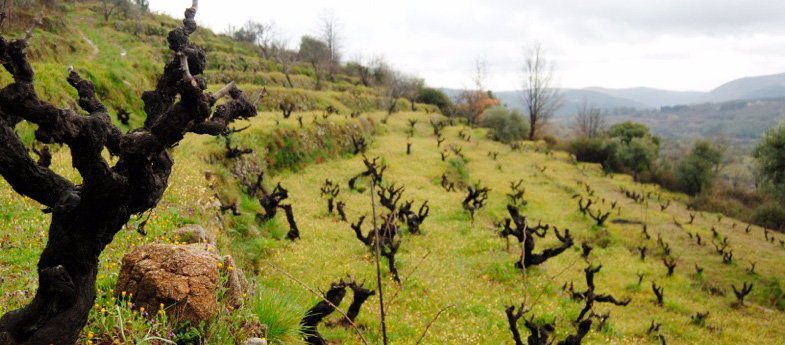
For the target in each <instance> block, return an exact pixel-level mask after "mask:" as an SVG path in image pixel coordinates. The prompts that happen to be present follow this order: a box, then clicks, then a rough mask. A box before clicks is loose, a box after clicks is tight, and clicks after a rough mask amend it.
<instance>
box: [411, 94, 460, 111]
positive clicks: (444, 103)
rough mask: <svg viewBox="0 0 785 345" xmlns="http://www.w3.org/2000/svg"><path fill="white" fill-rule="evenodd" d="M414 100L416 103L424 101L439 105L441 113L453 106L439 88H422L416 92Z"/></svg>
mask: <svg viewBox="0 0 785 345" xmlns="http://www.w3.org/2000/svg"><path fill="white" fill-rule="evenodd" d="M416 101H417V102H418V103H425V104H430V105H435V106H437V107H439V111H441V112H442V114H448V113H449V109H450V108H451V107H452V106H453V105H452V101H451V100H450V98H449V97H447V95H446V94H445V93H444V92H442V91H441V90H437V89H432V88H423V89H420V91H419V92H418V94H417V98H416Z"/></svg>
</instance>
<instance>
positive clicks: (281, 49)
mask: <svg viewBox="0 0 785 345" xmlns="http://www.w3.org/2000/svg"><path fill="white" fill-rule="evenodd" d="M288 46H289V41H288V40H287V39H286V38H283V37H282V36H276V37H275V39H274V40H273V42H272V44H271V49H270V53H271V54H272V56H273V58H275V61H276V62H278V63H279V64H281V71H282V72H283V74H284V76H286V82H287V83H288V84H289V87H290V88H294V83H293V82H292V77H291V75H292V66H293V65H294V64H295V63H297V60H298V59H297V53H295V52H293V51H291V50H289V49H288Z"/></svg>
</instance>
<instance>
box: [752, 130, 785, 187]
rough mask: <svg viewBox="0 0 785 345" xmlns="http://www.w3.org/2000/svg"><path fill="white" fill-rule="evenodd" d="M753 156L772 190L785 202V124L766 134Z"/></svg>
mask: <svg viewBox="0 0 785 345" xmlns="http://www.w3.org/2000/svg"><path fill="white" fill-rule="evenodd" d="M753 155H754V157H755V159H756V160H757V162H758V168H759V169H760V172H761V173H762V175H763V176H764V177H765V178H766V180H767V181H768V182H769V183H770V184H771V186H772V188H771V189H772V190H773V191H774V193H775V194H777V196H779V197H780V198H781V199H783V200H785V123H782V124H780V125H779V126H777V127H775V128H772V129H771V130H769V131H768V132H766V134H765V135H764V136H763V138H762V139H761V140H760V142H759V143H758V145H757V146H756V147H755V151H754V153H753Z"/></svg>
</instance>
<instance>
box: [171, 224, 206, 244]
mask: <svg viewBox="0 0 785 345" xmlns="http://www.w3.org/2000/svg"><path fill="white" fill-rule="evenodd" d="M171 237H172V238H175V241H177V242H185V243H209V244H211V245H215V235H214V234H213V233H211V232H209V231H207V230H205V229H204V228H203V227H202V226H201V225H198V224H188V225H185V226H183V227H181V228H179V229H175V230H174V231H172V233H171Z"/></svg>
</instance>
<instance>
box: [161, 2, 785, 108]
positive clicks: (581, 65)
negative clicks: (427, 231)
mask: <svg viewBox="0 0 785 345" xmlns="http://www.w3.org/2000/svg"><path fill="white" fill-rule="evenodd" d="M188 5H190V1H189V0H150V7H151V9H152V10H154V11H156V12H162V13H166V14H169V15H172V16H176V17H179V16H181V15H182V11H183V10H184V9H185V7H187V6H188ZM199 7H200V11H199V13H198V14H197V21H198V22H199V24H201V25H205V26H207V27H209V28H211V29H213V30H214V31H216V32H224V31H225V30H226V29H227V27H228V26H229V25H234V26H235V27H239V26H241V25H242V24H243V23H245V22H246V21H247V20H254V21H257V22H267V21H270V20H274V21H275V23H276V25H277V26H278V28H279V29H280V30H281V31H282V33H283V34H284V35H285V36H286V37H288V39H289V44H290V48H293V49H296V46H297V45H298V43H299V39H300V37H301V36H302V35H306V34H308V35H315V34H317V29H316V27H317V21H318V18H319V15H320V13H322V12H323V11H325V10H329V11H332V12H333V13H334V15H335V16H336V17H337V19H338V20H339V22H340V24H341V27H340V28H341V31H340V33H341V35H342V36H343V56H344V59H345V60H351V59H353V58H355V57H356V56H359V55H362V56H364V57H368V58H370V57H373V56H384V57H385V58H386V60H387V61H388V62H389V63H390V64H391V65H393V67H395V68H396V69H400V70H402V71H404V72H407V73H410V74H414V75H417V76H420V77H422V78H424V79H425V80H426V83H427V84H428V85H430V86H435V87H446V88H463V87H467V86H469V85H471V79H472V78H471V75H472V69H473V64H474V61H475V60H476V59H477V58H482V59H485V60H486V61H487V66H488V72H489V78H488V81H487V85H488V87H489V88H490V89H494V90H513V89H518V88H519V87H518V85H519V84H520V74H521V66H522V64H523V60H524V57H523V56H524V51H525V47H526V46H530V45H531V44H534V43H536V42H538V43H540V44H541V45H542V47H543V48H544V49H545V50H546V52H547V55H548V57H549V58H550V59H551V60H552V61H553V62H555V66H556V73H557V78H558V80H559V85H560V86H562V87H565V88H584V87H592V86H600V87H607V88H630V87H652V88H660V89H668V90H677V91H704V92H705V91H710V90H711V89H713V88H715V87H717V86H719V85H721V84H723V83H725V82H728V81H731V80H733V79H737V78H741V77H748V76H756V75H766V74H777V73H783V72H785V21H782V20H781V19H782V18H783V17H785V2H780V3H770V2H767V1H760V0H758V1H747V2H738V1H729V0H716V1H707V0H694V1H690V2H689V3H685V2H683V1H676V0H664V1H658V2H652V3H640V2H634V1H633V2H631V1H618V0H600V1H592V2H590V3H589V2H586V1H580V0H562V1H551V2H547V3H546V2H543V3H536V4H532V3H522V2H519V1H513V0H495V1H492V2H483V1H478V0H458V1H452V2H449V3H446V2H435V1H429V2H425V1H419V2H415V1H411V0H401V1H397V2H385V3H376V2H368V1H366V2H362V1H356V0H345V1H332V2H329V3H326V2H322V1H312V0H305V1H290V2H275V3H269V4H268V3H264V2H258V1H248V0H222V1H213V0H201V1H200V4H199Z"/></svg>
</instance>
